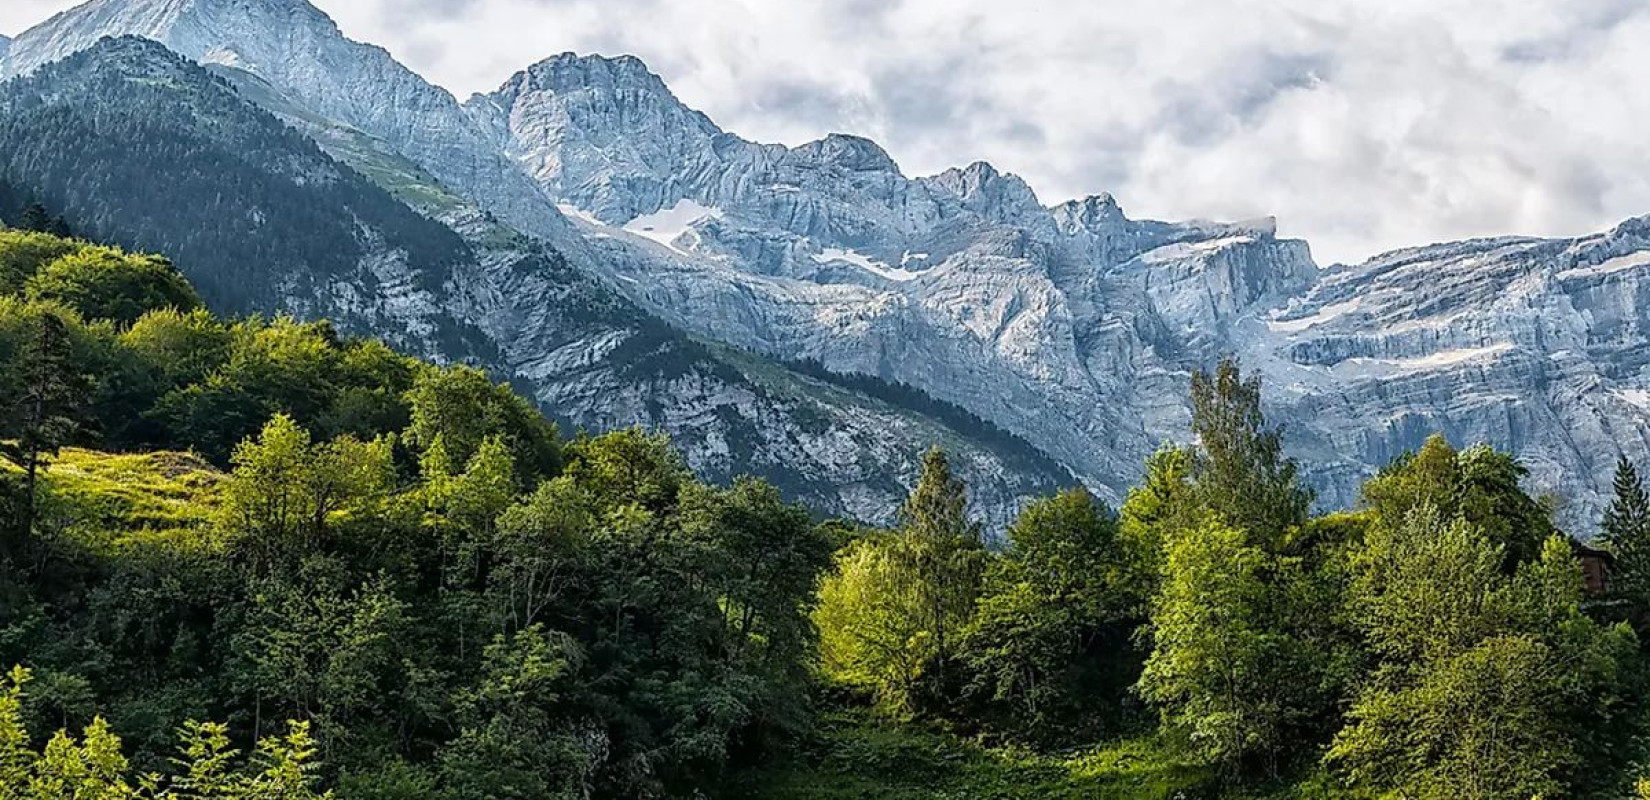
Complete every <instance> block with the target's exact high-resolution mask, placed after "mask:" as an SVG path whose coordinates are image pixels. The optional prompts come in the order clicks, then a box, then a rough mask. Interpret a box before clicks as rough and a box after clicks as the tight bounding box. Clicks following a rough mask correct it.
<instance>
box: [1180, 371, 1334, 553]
mask: <svg viewBox="0 0 1650 800" xmlns="http://www.w3.org/2000/svg"><path fill="white" fill-rule="evenodd" d="M1192 432H1193V433H1194V434H1195V435H1196V436H1197V444H1198V447H1197V449H1196V450H1195V455H1194V456H1193V464H1192V482H1193V485H1195V486H1196V487H1197V491H1198V494H1199V495H1200V497H1199V499H1200V500H1201V501H1202V502H1203V503H1204V504H1205V505H1207V506H1208V507H1209V508H1210V509H1211V510H1213V511H1215V512H1216V513H1218V514H1220V515H1222V516H1223V517H1225V518H1226V521H1227V522H1228V523H1229V524H1231V525H1235V526H1237V527H1239V528H1242V529H1244V530H1246V531H1249V532H1250V533H1251V534H1253V535H1255V536H1258V537H1262V539H1263V540H1265V541H1271V542H1279V541H1281V540H1282V539H1283V537H1285V536H1286V535H1287V533H1288V531H1289V530H1290V529H1292V528H1296V527H1298V526H1300V525H1302V524H1303V523H1305V522H1306V518H1307V515H1308V513H1310V511H1311V509H1312V500H1313V497H1312V492H1311V490H1309V489H1307V488H1306V487H1305V486H1303V485H1301V483H1300V481H1299V480H1298V476H1297V472H1298V468H1297V467H1296V465H1295V462H1294V461H1293V460H1291V459H1288V458H1285V457H1284V455H1283V432H1282V430H1281V429H1279V428H1277V427H1274V426H1269V425H1267V423H1266V416H1265V414H1264V413H1263V412H1262V411H1261V404H1260V379H1259V378H1250V379H1247V380H1246V379H1244V377H1243V372H1242V370H1241V369H1240V368H1239V366H1238V363H1237V362H1236V361H1235V360H1232V359H1225V360H1222V361H1221V362H1220V365H1219V366H1218V367H1216V369H1215V371H1214V373H1213V374H1210V373H1206V372H1203V371H1198V372H1195V373H1193V374H1192Z"/></svg>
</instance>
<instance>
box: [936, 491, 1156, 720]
mask: <svg viewBox="0 0 1650 800" xmlns="http://www.w3.org/2000/svg"><path fill="white" fill-rule="evenodd" d="M1008 537H1009V546H1008V549H1007V550H1006V551H1005V552H1004V553H1003V555H1002V557H1001V558H998V559H994V560H993V561H992V564H991V567H990V569H989V570H988V571H987V577H986V582H985V589H984V591H983V593H982V595H981V597H980V600H979V603H978V605H977V611H976V613H975V616H974V619H973V621H972V622H971V624H970V625H969V627H968V629H967V631H966V633H965V635H964V638H963V641H962V645H961V648H960V649H961V654H960V660H961V661H962V662H964V663H965V664H966V666H967V668H968V671H969V675H970V677H969V685H968V687H967V691H968V693H969V695H970V696H971V698H972V699H974V700H975V702H977V703H979V704H980V705H981V706H983V708H982V709H981V710H982V712H983V713H984V714H986V715H987V716H988V718H989V719H990V720H991V721H992V722H993V723H995V724H999V725H1003V726H1005V727H1006V728H1008V729H1009V730H1010V731H1012V732H1014V733H1016V734H1018V735H1020V736H1022V737H1024V738H1027V739H1032V740H1037V741H1041V742H1047V743H1050V744H1070V743H1074V742H1079V741H1092V739H1093V737H1096V736H1098V735H1100V734H1102V733H1104V732H1105V731H1106V730H1107V729H1108V728H1111V727H1113V726H1115V725H1116V724H1118V723H1119V722H1121V716H1122V707H1123V706H1124V701H1125V700H1126V696H1127V691H1128V687H1129V685H1130V684H1132V683H1133V682H1134V679H1135V677H1136V672H1137V669H1138V659H1137V657H1136V656H1135V653H1134V648H1133V647H1132V646H1131V642H1130V638H1131V634H1132V633H1133V630H1134V627H1135V620H1134V617H1133V614H1134V612H1135V611H1136V608H1135V602H1136V601H1135V599H1134V590H1133V588H1132V587H1131V586H1130V585H1129V582H1130V580H1131V579H1132V578H1133V575H1134V572H1133V569H1132V566H1133V565H1132V564H1131V563H1130V561H1129V558H1128V554H1127V552H1126V551H1125V549H1124V548H1123V547H1122V543H1121V542H1119V541H1118V536H1117V521H1116V518H1115V517H1113V516H1112V514H1111V513H1110V511H1109V510H1108V509H1107V508H1105V506H1104V504H1102V503H1101V502H1099V501H1098V500H1095V499H1094V498H1093V497H1092V496H1090V495H1089V494H1088V492H1085V491H1082V490H1071V491H1067V492H1063V493H1061V494H1059V495H1057V496H1055V497H1052V498H1048V499H1044V500H1039V501H1038V502H1036V503H1033V504H1032V505H1031V506H1029V507H1028V508H1026V510H1025V511H1024V512H1022V513H1021V514H1020V516H1019V518H1018V519H1016V520H1015V522H1014V524H1013V526H1011V527H1010V528H1009V531H1008Z"/></svg>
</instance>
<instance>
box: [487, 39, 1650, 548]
mask: <svg viewBox="0 0 1650 800" xmlns="http://www.w3.org/2000/svg"><path fill="white" fill-rule="evenodd" d="M528 86H530V87H531V89H530V90H524V88H523V87H528ZM467 107H468V108H469V109H470V110H471V112H472V114H476V115H478V116H480V117H482V118H485V119H488V120H490V123H489V124H490V125H491V127H492V129H493V130H494V131H496V132H505V133H506V134H507V138H506V140H505V141H506V144H505V147H506V148H507V149H508V150H509V152H511V153H512V154H513V155H516V157H517V158H519V159H522V160H523V162H524V164H525V165H526V166H527V168H528V170H529V171H530V172H531V173H532V174H534V175H535V177H536V178H538V179H539V180H540V181H541V185H543V186H544V187H545V189H546V190H547V191H549V192H551V193H552V194H554V195H555V196H556V198H557V199H558V200H559V201H560V202H561V203H563V204H564V207H565V208H567V209H569V210H570V211H572V212H573V213H575V215H576V216H579V217H580V218H581V220H582V222H581V227H582V228H583V230H584V231H585V234H586V236H587V237H589V239H590V240H591V242H592V244H593V246H594V247H596V248H597V249H598V251H600V253H601V256H602V257H600V258H598V259H596V263H598V264H600V265H603V266H604V268H605V269H606V270H607V271H608V272H609V274H611V275H613V276H614V277H615V278H616V281H615V285H616V286H619V287H620V288H621V289H623V290H624V291H625V292H626V293H627V294H629V295H630V296H631V297H633V298H635V299H636V300H638V301H639V302H641V303H643V304H644V305H647V306H648V307H650V308H653V309H655V310H656V311H657V312H658V313H660V314H662V315H664V316H666V317H667V318H669V319H671V320H673V321H675V322H676V323H677V324H679V325H682V326H684V327H687V328H689V329H692V330H696V331H699V332H701V333H703V334H705V335H707V336H711V337H715V338H717V339H720V340H723V341H729V342H734V343H737V344H740V345H742V346H746V347H750V348H754V349H758V350H762V351H765V352H772V353H781V354H792V355H803V356H807V357H810V358H816V359H819V360H820V361H822V362H824V363H825V364H827V365H829V366H831V367H832V368H834V369H838V370H843V371H852V372H864V373H868V374H874V375H880V376H882V377H885V378H888V379H891V380H899V381H904V382H908V383H911V384H913V385H916V386H919V387H921V388H923V389H924V390H926V391H928V392H930V393H931V394H933V395H935V396H937V397H941V398H943V399H946V400H949V401H952V402H955V403H957V404H960V405H962V406H964V407H966V408H968V409H970V410H973V411H975V412H977V413H979V414H981V415H982V416H985V417H987V418H989V419H992V420H994V421H996V422H998V423H999V424H1002V425H1004V426H1005V427H1008V428H1009V429H1011V430H1013V431H1014V432H1016V433H1019V434H1021V435H1023V436H1025V437H1026V438H1027V439H1029V440H1031V441H1035V442H1037V443H1039V445H1041V446H1043V447H1045V448H1046V449H1048V450H1049V452H1051V453H1052V454H1054V455H1055V456H1057V457H1058V458H1060V459H1061V460H1062V461H1063V462H1064V463H1066V464H1068V465H1070V466H1071V467H1072V468H1073V469H1075V470H1076V471H1077V472H1078V474H1080V475H1081V476H1083V477H1084V478H1085V479H1086V480H1087V481H1088V482H1089V483H1090V485H1091V486H1094V487H1096V488H1098V489H1100V490H1101V491H1103V492H1107V493H1110V494H1111V495H1112V496H1113V497H1116V496H1117V495H1118V494H1120V493H1121V491H1122V490H1123V488H1124V487H1125V486H1126V485H1127V483H1128V482H1129V481H1130V480H1131V479H1132V478H1133V477H1134V476H1135V475H1136V474H1137V473H1138V470H1139V464H1140V461H1141V459H1143V458H1144V457H1145V456H1146V455H1147V454H1148V453H1149V452H1150V451H1151V450H1152V449H1153V448H1155V447H1156V446H1157V445H1158V443H1159V442H1162V441H1165V440H1172V439H1181V438H1184V436H1185V431H1186V423H1187V409H1186V405H1185V401H1184V393H1185V379H1186V375H1187V373H1188V372H1189V371H1190V370H1191V369H1193V368H1196V367H1200V366H1206V365H1208V364H1210V363H1212V362H1213V361H1214V360H1215V359H1217V358H1219V357H1220V356H1221V355H1224V354H1228V353H1236V354H1238V355H1240V356H1242V357H1243V358H1244V359H1245V360H1246V361H1247V362H1248V363H1249V364H1250V365H1251V367H1253V368H1256V369H1259V370H1260V371H1261V372H1262V373H1263V374H1264V375H1265V376H1266V377H1267V378H1268V381H1269V382H1270V384H1271V387H1272V388H1271V390H1270V392H1271V402H1272V405H1273V406H1274V411H1275V412H1276V414H1277V417H1278V418H1279V419H1280V420H1282V421H1283V422H1285V423H1286V424H1287V425H1288V426H1289V428H1290V431H1291V435H1290V439H1289V441H1290V444H1291V447H1292V448H1293V450H1294V452H1295V453H1297V454H1299V455H1300V456H1302V457H1303V459H1305V460H1306V461H1307V462H1308V463H1309V466H1310V467H1312V469H1313V473H1312V476H1311V477H1312V479H1313V480H1314V482H1315V483H1317V484H1318V486H1319V488H1320V490H1321V492H1322V496H1323V500H1324V502H1325V503H1326V504H1332V505H1345V504H1350V503H1352V502H1355V500H1356V496H1355V491H1356V486H1357V484H1358V483H1359V482H1360V481H1361V480H1362V479H1363V478H1364V477H1366V476H1367V475H1369V474H1370V473H1371V472H1372V470H1373V468H1374V465H1378V464H1381V463H1384V462H1386V461H1387V460H1389V459H1391V458H1392V457H1394V456H1396V455H1398V454H1400V453H1401V452H1403V451H1404V450H1406V449H1409V448H1412V447H1414V446H1416V445H1418V444H1419V442H1420V437H1422V436H1423V435H1424V434H1425V433H1427V432H1431V431H1435V430H1436V431H1442V432H1444V433H1446V434H1448V435H1450V436H1451V437H1452V438H1454V439H1455V440H1456V441H1458V442H1461V443H1472V442H1477V441H1486V442H1489V443H1492V444H1495V445H1497V446H1500V447H1505V448H1509V449H1511V450H1513V451H1514V452H1515V453H1517V454H1518V455H1519V456H1520V457H1521V458H1523V459H1524V460H1525V462H1526V463H1527V464H1528V466H1529V467H1530V468H1531V472H1532V486H1533V487H1534V488H1536V489H1538V490H1543V491H1552V492H1555V493H1558V494H1562V495H1564V496H1566V497H1568V498H1569V499H1570V500H1571V504H1570V506H1569V507H1568V508H1567V509H1566V511H1565V519H1566V521H1567V522H1569V523H1571V524H1572V525H1573V526H1576V527H1579V528H1584V527H1585V525H1586V524H1587V520H1588V519H1590V518H1591V517H1592V516H1593V515H1595V514H1596V513H1597V511H1598V510H1599V508H1600V497H1601V495H1600V490H1601V489H1602V488H1604V487H1603V483H1604V481H1606V480H1607V476H1608V474H1609V466H1608V462H1609V461H1610V460H1612V459H1613V458H1614V457H1615V456H1616V454H1617V453H1618V452H1621V451H1625V452H1628V453H1630V454H1633V455H1637V456H1641V457H1642V456H1643V455H1644V454H1645V452H1646V449H1647V448H1646V445H1645V441H1644V440H1645V434H1644V432H1643V430H1644V428H1643V426H1644V421H1643V419H1644V418H1643V412H1644V408H1643V406H1644V405H1646V404H1650V402H1646V401H1645V398H1650V393H1647V392H1646V391H1645V387H1646V384H1647V381H1646V373H1645V369H1644V364H1643V361H1644V360H1646V359H1650V356H1646V355H1641V354H1642V353H1646V352H1650V343H1647V342H1646V341H1645V334H1644V331H1643V328H1644V326H1645V324H1646V315H1647V313H1650V308H1647V307H1646V306H1645V305H1644V303H1643V301H1642V292H1643V289H1642V283H1641V282H1639V278H1638V277H1637V276H1638V275H1639V274H1640V273H1641V272H1642V270H1643V269H1645V268H1646V267H1645V265H1644V264H1642V263H1640V261H1639V260H1638V259H1639V256H1637V255H1634V254H1635V253H1637V252H1638V251H1637V250H1635V249H1634V248H1636V247H1638V246H1639V245H1640V239H1639V238H1637V237H1639V236H1640V234H1641V233H1642V229H1643V227H1644V226H1643V224H1642V223H1629V224H1628V225H1625V226H1623V228H1622V229H1620V230H1618V231H1616V232H1614V233H1612V234H1610V235H1608V236H1604V237H1594V238H1592V239H1585V240H1578V241H1575V242H1537V241H1532V240H1517V239H1509V240H1497V241H1489V242H1469V243H1461V244H1454V245H1441V246H1438V247H1434V248H1421V249H1418V250H1414V251H1406V252H1403V253H1397V254H1393V255H1389V256H1383V257H1381V258H1378V259H1375V260H1374V261H1372V262H1371V263H1370V264H1368V265H1365V266H1363V267H1359V268H1353V269H1340V270H1337V271H1334V272H1330V273H1327V274H1325V273H1321V272H1320V270H1319V269H1318V267H1317V266H1316V264H1314V263H1313V261H1312V258H1311V253H1310V251H1309V249H1308V248H1307V246H1306V245H1305V243H1303V242H1298V241H1289V240H1283V239H1279V238H1277V235H1276V225H1275V222H1273V221H1272V220H1259V221H1254V222H1245V223H1237V224H1222V223H1210V222H1190V223H1163V222H1153V221H1137V220H1132V219H1130V218H1129V217H1128V216H1127V215H1126V214H1124V213H1123V211H1122V209H1121V208H1120V207H1119V206H1118V204H1117V202H1116V201H1115V200H1114V199H1113V198H1112V197H1111V196H1109V195H1100V196H1095V197H1090V198H1086V199H1083V200H1077V201H1071V202H1067V203H1064V204H1061V205H1058V206H1055V207H1052V208H1045V207H1044V206H1043V205H1042V204H1041V203H1040V201H1039V200H1038V199H1037V197H1036V195H1035V194H1034V193H1033V192H1032V191H1031V189H1030V188H1029V187H1028V186H1026V185H1025V183H1024V182H1023V181H1021V180H1019V179H1018V178H1016V177H1014V176H1012V175H1003V174H1001V173H999V172H998V171H996V170H995V169H993V168H992V167H991V166H990V165H988V164H983V163H977V164H973V165H970V166H968V167H966V168H961V169H953V170H948V171H946V172H944V173H941V174H939V175H936V176H933V177H928V178H915V179H913V178H908V177H906V176H904V175H903V174H901V172H900V170H899V167H898V166H897V165H896V164H895V163H894V162H893V160H892V159H891V158H889V157H888V155H887V153H885V152H884V151H882V149H881V148H879V147H877V146H876V145H875V144H874V143H872V142H869V141H867V140H863V139H858V138H856V137H849V136H831V137H828V138H826V139H824V140H821V141H819V142H815V143H811V144H808V145H804V146H802V147H797V148H789V149H788V148H783V147H778V146H763V145H757V144H753V143H750V142H747V141H745V140H742V139H740V138H738V137H737V136H734V135H732V134H728V133H726V132H723V131H721V130H720V129H718V128H716V127H715V126H714V124H713V123H711V122H710V121H709V120H707V119H706V118H705V117H704V115H702V114H700V113H698V112H695V111H693V110H691V109H687V108H685V107H683V106H681V104H680V103H679V102H678V101H677V100H676V99H675V98H674V97H673V96H672V95H671V94H670V92H669V90H668V88H666V87H665V86H664V84H663V82H662V81H661V80H660V79H659V78H658V77H657V76H655V75H652V74H651V73H649V72H647V71H646V69H645V68H644V67H642V66H640V65H639V64H638V63H636V62H635V61H634V60H633V59H625V60H621V61H618V62H609V61H607V60H605V59H601V58H596V57H587V58H574V57H570V56H562V57H558V58H557V59H553V60H552V61H551V62H546V64H544V65H539V66H538V67H535V68H534V69H532V70H529V71H528V72H526V73H523V74H522V75H518V76H517V77H516V78H515V79H513V80H512V81H511V82H510V83H509V84H506V86H505V87H504V88H503V89H501V90H500V92H498V93H495V94H493V95H490V96H486V97H479V98H475V99H472V100H471V101H470V103H469V104H468V106H467ZM616 143H623V146H622V147H616V146H614V145H615V144H616ZM673 160H674V165H672V163H671V162H672V161H673ZM544 165H554V169H552V170H550V171H548V172H547V171H545V170H543V169H542V167H543V166H544ZM627 187H645V189H638V190H636V191H632V192H629V193H628V194H627V191H626V190H627ZM1577 259H1579V261H1577ZM1646 260H1647V261H1650V259H1646ZM1575 263H1581V264H1587V265H1591V266H1579V267H1578V266H1575ZM1600 265H1605V266H1600ZM1624 282H1627V283H1626V284H1624ZM1624 285H1626V286H1627V288H1625V289H1624V288H1623V287H1624ZM1354 307H1357V308H1360V309H1362V310H1361V311H1360V312H1359V313H1352V312H1350V311H1348V309H1351V308H1354ZM1376 309H1379V310H1378V311H1377V310H1376ZM1540 320H1550V321H1548V322H1540Z"/></svg>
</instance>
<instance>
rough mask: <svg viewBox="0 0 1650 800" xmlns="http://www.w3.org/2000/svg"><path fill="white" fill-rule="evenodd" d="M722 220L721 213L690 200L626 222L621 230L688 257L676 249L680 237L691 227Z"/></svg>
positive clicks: (686, 252)
mask: <svg viewBox="0 0 1650 800" xmlns="http://www.w3.org/2000/svg"><path fill="white" fill-rule="evenodd" d="M723 216H725V215H724V213H723V212H722V209H719V208H711V207H709V206H703V205H700V204H698V203H695V202H693V201H692V200H678V201H676V204H675V205H673V206H671V207H670V208H667V209H664V210H662V211H656V212H654V213H652V214H643V215H641V216H639V217H636V218H635V219H632V220H631V221H629V222H626V223H625V224H624V230H625V231H626V232H628V233H633V234H635V235H637V236H640V237H642V238H644V239H650V240H652V241H655V242H658V243H659V244H662V245H664V246H665V247H668V248H670V249H671V250H672V251H675V252H677V253H680V254H682V255H689V252H688V251H687V250H684V249H682V248H681V247H679V246H678V245H677V243H678V242H680V241H681V240H682V237H684V236H686V235H687V234H688V233H690V232H692V231H693V227H694V226H695V225H697V224H699V223H701V222H704V221H706V220H713V219H721V218H722V217H723Z"/></svg>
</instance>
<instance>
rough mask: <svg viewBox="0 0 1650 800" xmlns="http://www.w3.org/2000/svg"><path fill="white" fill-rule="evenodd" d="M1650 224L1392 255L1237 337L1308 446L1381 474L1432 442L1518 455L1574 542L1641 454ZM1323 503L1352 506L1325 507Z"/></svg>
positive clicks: (1647, 428)
mask: <svg viewBox="0 0 1650 800" xmlns="http://www.w3.org/2000/svg"><path fill="white" fill-rule="evenodd" d="M1647 324H1650V218H1640V219H1635V220H1630V221H1628V222H1626V223H1624V224H1622V225H1621V226H1619V227H1618V228H1616V229H1615V230H1614V231H1611V232H1609V233H1605V234H1600V235H1596V236H1589V237H1583V238H1579V239H1571V240H1541V239H1527V238H1526V239H1520V238H1505V239H1486V240H1478V241H1470V242H1459V243H1453V244H1445V245H1437V246H1433V247H1423V248H1415V249H1411V250H1403V251H1399V252H1395V253H1391V254H1387V255H1384V256H1380V257H1377V258H1375V259H1373V260H1371V261H1370V262H1369V263H1367V264H1364V265H1362V266H1358V267H1351V268H1342V269H1338V270H1334V271H1331V272H1328V273H1326V274H1325V275H1324V276H1323V277H1322V279H1321V280H1320V281H1319V282H1318V283H1317V284H1316V285H1315V286H1314V287H1312V289H1311V290H1310V291H1309V292H1307V293H1305V295H1304V296H1303V297H1301V298H1298V299H1296V300H1294V301H1293V302H1291V303H1289V304H1288V305H1286V306H1284V307H1283V308H1281V309H1279V310H1277V311H1275V312H1273V313H1272V314H1271V315H1270V316H1268V317H1267V318H1266V319H1264V320H1263V321H1261V322H1260V323H1259V324H1258V325H1257V326H1256V329H1255V330H1251V331H1249V332H1248V336H1249V338H1248V340H1247V342H1246V344H1247V347H1248V349H1247V351H1246V352H1247V354H1248V355H1249V358H1250V360H1251V361H1252V362H1253V363H1256V364H1257V365H1260V366H1262V367H1263V368H1264V369H1265V370H1266V374H1267V376H1268V378H1269V380H1270V382H1271V383H1272V384H1273V385H1275V386H1278V387H1279V388H1280V390H1281V392H1280V393H1279V395H1278V398H1277V399H1278V402H1279V404H1280V405H1281V406H1282V407H1283V408H1285V409H1287V411H1286V412H1285V413H1286V414H1287V415H1288V416H1289V417H1290V418H1292V419H1300V420H1303V421H1305V423H1306V424H1304V425H1302V426H1301V427H1303V428H1305V429H1306V430H1307V431H1309V432H1310V433H1311V434H1313V435H1314V436H1315V438H1316V442H1315V444H1317V445H1318V446H1320V447H1322V448H1324V449H1325V450H1328V451H1330V452H1333V453H1338V454H1340V455H1341V456H1342V457H1343V458H1344V459H1345V460H1346V461H1347V462H1348V465H1349V466H1350V465H1351V464H1378V463H1381V462H1383V461H1385V460H1386V459H1389V458H1391V457H1392V456H1394V455H1397V454H1398V453H1401V452H1403V451H1404V450H1408V449H1413V448H1415V447H1417V446H1418V445H1419V444H1420V442H1421V440H1422V439H1423V437H1424V436H1426V435H1427V434H1428V433H1430V432H1433V431H1440V432H1443V433H1446V434H1448V435H1449V436H1450V437H1451V438H1452V439H1454V440H1456V441H1458V442H1477V441H1485V442H1491V443H1494V444H1497V445H1499V446H1502V447H1507V448H1509V449H1511V450H1512V451H1513V452H1515V453H1517V454H1518V456H1519V458H1520V459H1521V460H1522V461H1523V463H1524V464H1525V466H1527V467H1528V468H1529V469H1530V472H1531V479H1532V480H1531V485H1532V486H1533V487H1535V488H1538V489H1540V490H1542V491H1549V492H1553V493H1554V494H1556V495H1558V496H1559V497H1560V498H1561V499H1563V500H1564V501H1565V502H1566V503H1567V506H1566V507H1565V508H1564V509H1563V517H1564V519H1565V520H1566V521H1569V522H1571V523H1572V524H1573V525H1574V526H1575V527H1577V528H1578V529H1580V530H1587V529H1588V528H1587V526H1588V525H1589V524H1590V523H1591V521H1593V520H1596V519H1597V518H1598V516H1599V515H1600V514H1601V513H1602V511H1603V508H1604V504H1605V502H1606V499H1607V496H1608V495H1607V491H1608V488H1609V481H1610V476H1611V473H1612V466H1613V463H1614V460H1615V458H1616V456H1617V454H1619V453H1626V454H1627V455H1629V456H1630V457H1632V458H1635V459H1639V460H1641V461H1642V460H1643V459H1644V458H1645V457H1646V454H1647V453H1650V341H1647V333H1650V331H1647V330H1646V326H1647ZM1335 499H1342V500H1344V499H1348V498H1343V497H1337V498H1335Z"/></svg>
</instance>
